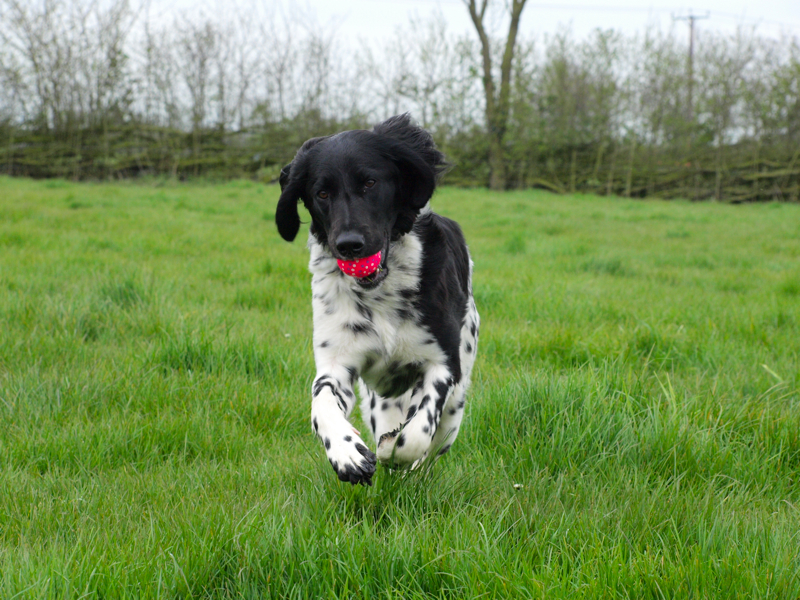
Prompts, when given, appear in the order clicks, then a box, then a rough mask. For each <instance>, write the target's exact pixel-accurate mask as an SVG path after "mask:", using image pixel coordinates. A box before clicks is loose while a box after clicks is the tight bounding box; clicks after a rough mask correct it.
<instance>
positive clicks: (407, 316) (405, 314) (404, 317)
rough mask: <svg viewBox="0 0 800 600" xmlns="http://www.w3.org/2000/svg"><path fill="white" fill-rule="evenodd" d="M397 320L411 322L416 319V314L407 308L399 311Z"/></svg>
mask: <svg viewBox="0 0 800 600" xmlns="http://www.w3.org/2000/svg"><path fill="white" fill-rule="evenodd" d="M397 318H398V319H400V320H401V321H410V320H412V319H413V318H414V313H413V312H412V311H410V310H408V309H407V308H401V309H398V311H397Z"/></svg>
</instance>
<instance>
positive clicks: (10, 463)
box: [0, 178, 800, 599]
mask: <svg viewBox="0 0 800 600" xmlns="http://www.w3.org/2000/svg"><path fill="white" fill-rule="evenodd" d="M277 196H278V190H277V188H275V187H271V186H263V185H260V184H256V183H251V182H244V181H238V182H232V183H228V184H220V185H212V184H205V185H200V184H192V185H189V184H172V183H158V182H153V183H150V184H139V185H132V184H72V183H68V182H64V181H60V180H51V181H44V182H41V181H40V182H34V181H29V180H17V179H8V178H4V179H0V597H2V598H37V599H38V598H58V599H62V598H76V599H77V598H182V597H207V598H234V597H235V598H240V597H244V598H298V599H303V598H334V597H335V598H422V597H426V598H429V597H430V598H474V597H479V596H482V597H486V598H501V597H509V598H511V597H513V598H548V599H549V598H616V597H620V598H787V599H788V598H798V597H800V553H799V552H798V549H800V206H798V205H791V204H766V205H741V206H730V205H721V204H716V203H703V204H691V203H688V202H682V201H674V202H655V201H653V202H650V201H647V202H645V201H632V200H624V199H619V198H601V197H595V196H555V195H551V194H549V193H544V192H537V191H527V192H514V193H507V194H497V193H491V192H487V191H485V190H458V189H453V188H444V189H442V190H440V191H439V192H437V195H436V197H435V199H434V208H435V209H436V210H438V211H439V212H441V213H443V214H446V215H448V216H452V217H454V218H457V219H458V220H459V221H460V222H461V224H462V226H463V229H464V231H465V233H466V236H467V239H468V241H469V242H470V247H471V250H472V253H473V256H474V258H475V262H476V266H475V282H476V283H475V293H476V299H477V302H478V309H479V311H480V312H481V316H482V328H481V336H482V337H481V342H480V348H479V356H478V362H477V364H476V370H475V374H474V382H473V388H472V393H471V397H470V401H469V403H468V404H467V413H466V418H465V425H464V427H463V428H462V433H461V435H460V436H459V439H458V441H457V442H456V444H455V445H454V446H453V449H452V450H451V452H450V453H449V454H448V455H447V456H446V457H445V458H444V459H442V460H441V461H440V462H439V463H437V464H436V465H434V466H433V467H432V468H429V469H425V470H420V471H414V472H410V473H405V472H389V471H387V470H385V469H379V471H378V473H377V474H376V476H375V485H374V486H373V487H371V488H363V487H355V488H354V487H351V486H349V485H343V484H341V483H339V481H338V480H337V479H336V477H335V475H334V473H333V471H332V470H331V469H330V467H329V465H328V463H327V461H326V460H325V457H324V453H323V451H322V449H321V448H320V447H318V445H317V442H316V441H315V440H314V438H313V436H312V434H311V430H310V425H309V422H308V418H309V417H308V415H309V405H310V383H311V379H312V377H313V374H314V370H313V361H312V352H311V346H310V337H311V315H310V292H309V276H308V274H307V272H306V268H305V265H306V261H307V254H306V249H305V247H304V243H303V242H302V241H298V242H295V243H294V244H287V243H285V242H283V241H282V240H280V238H279V237H278V235H277V233H276V231H275V227H274V224H273V222H272V219H273V214H274V206H275V202H276V200H277ZM304 238H305V235H304V234H303V233H301V236H300V238H299V239H301V240H302V239H304ZM355 423H356V424H360V418H359V417H358V416H356V418H355Z"/></svg>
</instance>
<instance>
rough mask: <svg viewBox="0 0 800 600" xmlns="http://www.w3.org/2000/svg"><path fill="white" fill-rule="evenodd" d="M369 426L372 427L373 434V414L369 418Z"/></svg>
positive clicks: (373, 432)
mask: <svg viewBox="0 0 800 600" xmlns="http://www.w3.org/2000/svg"><path fill="white" fill-rule="evenodd" d="M369 426H370V427H372V435H373V436H374V435H375V415H371V416H370V418H369Z"/></svg>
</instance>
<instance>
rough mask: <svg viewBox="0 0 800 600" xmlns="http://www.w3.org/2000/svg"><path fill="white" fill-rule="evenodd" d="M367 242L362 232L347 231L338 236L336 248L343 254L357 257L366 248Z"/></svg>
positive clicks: (348, 256)
mask: <svg viewBox="0 0 800 600" xmlns="http://www.w3.org/2000/svg"><path fill="white" fill-rule="evenodd" d="M365 242H366V240H365V239H364V236H363V235H361V234H360V233H355V232H353V231H346V232H345V233H343V234H341V235H340V236H339V237H337V238H336V250H337V251H338V252H339V254H340V255H341V256H345V257H347V258H355V257H356V256H358V255H359V253H360V252H361V251H362V250H363V249H364V244H365Z"/></svg>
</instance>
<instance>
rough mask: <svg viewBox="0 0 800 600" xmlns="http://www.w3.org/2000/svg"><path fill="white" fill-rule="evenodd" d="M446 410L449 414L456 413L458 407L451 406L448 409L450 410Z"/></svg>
mask: <svg viewBox="0 0 800 600" xmlns="http://www.w3.org/2000/svg"><path fill="white" fill-rule="evenodd" d="M447 412H449V413H450V414H451V415H454V414H456V413H457V412H458V409H455V408H451V409H450V410H448V411H447Z"/></svg>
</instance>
